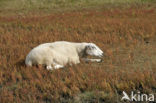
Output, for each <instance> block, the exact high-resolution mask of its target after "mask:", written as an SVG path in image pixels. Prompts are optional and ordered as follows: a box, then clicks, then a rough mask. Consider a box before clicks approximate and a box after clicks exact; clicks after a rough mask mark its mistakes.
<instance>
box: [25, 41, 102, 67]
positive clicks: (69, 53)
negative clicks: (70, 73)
mask: <svg viewBox="0 0 156 103" xmlns="http://www.w3.org/2000/svg"><path fill="white" fill-rule="evenodd" d="M87 54H88V55H93V56H99V57H100V56H102V54H103V52H102V50H100V49H99V48H98V47H97V46H96V45H95V44H94V43H73V42H67V41H57V42H53V43H44V44H41V45H39V46H37V47H35V48H33V49H32V50H31V51H30V52H29V54H28V55H27V57H26V60H25V64H26V65H27V66H32V65H38V64H41V65H45V66H46V67H47V69H52V68H53V67H54V68H55V69H57V68H63V67H64V66H65V65H66V64H70V65H72V64H78V63H80V58H81V57H84V56H85V55H87Z"/></svg>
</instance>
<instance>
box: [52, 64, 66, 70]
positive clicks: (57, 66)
mask: <svg viewBox="0 0 156 103" xmlns="http://www.w3.org/2000/svg"><path fill="white" fill-rule="evenodd" d="M63 67H64V66H62V65H59V64H57V65H55V66H54V68H55V69H60V68H63Z"/></svg>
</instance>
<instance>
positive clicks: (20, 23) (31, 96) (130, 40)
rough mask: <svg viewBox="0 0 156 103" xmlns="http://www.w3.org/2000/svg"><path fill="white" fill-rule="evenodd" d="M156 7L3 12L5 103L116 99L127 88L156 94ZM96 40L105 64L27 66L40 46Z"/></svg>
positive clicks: (0, 78) (0, 48)
mask: <svg viewBox="0 0 156 103" xmlns="http://www.w3.org/2000/svg"><path fill="white" fill-rule="evenodd" d="M155 18H156V9H155V8H153V7H148V8H146V7H141V8H129V9H120V8H116V9H113V10H104V9H100V10H82V11H81V10H80V11H74V12H67V11H66V12H62V13H49V14H48V15H47V14H44V13H42V14H41V15H37V14H35V13H33V14H32V13H31V14H29V15H15V16H9V17H7V16H3V15H2V16H0V102H1V103H16V102H18V103H24V102H27V103H28V102H29V103H39V102H47V103H48V102H49V103H50V102H68V103H69V102H71V103H73V102H75V103H79V102H110V103H115V102H119V101H120V97H121V93H122V91H123V90H125V91H127V92H130V91H132V90H133V91H136V90H140V91H142V92H145V93H156V75H155V72H156V62H155V61H156V29H155V28H156V19H155ZM58 40H67V41H74V42H82V41H86V42H94V43H96V44H97V45H98V46H99V47H100V48H101V49H102V50H103V51H104V52H105V57H104V58H103V59H104V61H103V62H102V63H89V64H87V63H82V64H79V65H75V66H72V67H66V68H64V69H59V70H54V71H47V70H46V69H44V68H40V69H39V68H36V67H32V68H28V67H25V65H24V59H25V56H26V55H27V53H28V52H29V51H30V50H31V49H32V48H33V47H35V46H37V45H39V44H41V43H45V42H53V41H58Z"/></svg>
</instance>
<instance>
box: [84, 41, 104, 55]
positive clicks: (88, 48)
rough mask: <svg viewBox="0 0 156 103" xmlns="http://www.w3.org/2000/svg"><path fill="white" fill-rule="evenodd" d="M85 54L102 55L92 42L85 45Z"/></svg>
mask: <svg viewBox="0 0 156 103" xmlns="http://www.w3.org/2000/svg"><path fill="white" fill-rule="evenodd" d="M86 54H88V55H91V56H97V57H102V56H103V51H102V50H101V49H100V48H99V47H98V46H97V45H95V44H94V43H88V44H87V45H86Z"/></svg>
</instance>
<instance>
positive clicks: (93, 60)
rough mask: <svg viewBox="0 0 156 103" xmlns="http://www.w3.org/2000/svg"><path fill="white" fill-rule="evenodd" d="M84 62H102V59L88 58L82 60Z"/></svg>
mask: <svg viewBox="0 0 156 103" xmlns="http://www.w3.org/2000/svg"><path fill="white" fill-rule="evenodd" d="M82 60H84V61H85V62H98V63H99V62H102V59H88V58H83V59H82Z"/></svg>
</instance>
